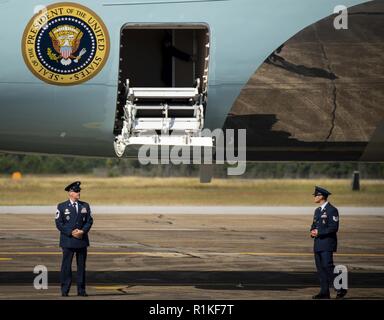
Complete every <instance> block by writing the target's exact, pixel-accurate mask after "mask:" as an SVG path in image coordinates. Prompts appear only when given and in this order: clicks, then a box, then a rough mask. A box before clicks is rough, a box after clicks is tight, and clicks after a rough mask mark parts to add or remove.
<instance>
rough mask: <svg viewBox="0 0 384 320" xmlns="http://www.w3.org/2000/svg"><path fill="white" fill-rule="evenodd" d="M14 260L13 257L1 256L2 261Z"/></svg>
mask: <svg viewBox="0 0 384 320" xmlns="http://www.w3.org/2000/svg"><path fill="white" fill-rule="evenodd" d="M11 260H13V259H12V258H0V261H11Z"/></svg>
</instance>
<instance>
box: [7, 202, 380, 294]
mask: <svg viewBox="0 0 384 320" xmlns="http://www.w3.org/2000/svg"><path fill="white" fill-rule="evenodd" d="M171 208H172V210H169V211H171V212H172V214H148V213H145V212H144V213H143V212H141V213H140V212H139V213H134V211H135V207H133V208H131V210H128V212H129V214H122V213H119V214H115V213H108V214H106V213H103V212H100V211H99V210H94V214H93V215H94V219H95V222H94V226H93V228H92V230H91V232H90V240H91V246H90V248H89V256H88V260H87V292H88V294H89V297H87V298H83V297H77V296H76V279H75V275H76V272H75V270H76V267H75V263H74V279H73V286H72V289H71V292H70V297H69V298H62V297H61V296H60V284H59V270H60V263H61V249H60V248H59V247H58V239H59V232H58V231H57V230H56V228H55V224H54V212H53V213H52V214H42V213H41V211H39V210H37V211H36V209H34V212H30V213H19V214H12V213H2V214H0V299H108V300H110V299H150V300H151V299H153V300H158V299H172V300H173V299H244V300H248V299H252V300H264V299H287V300H292V299H294V300H296V299H299V300H302V299H310V298H311V296H312V295H314V294H316V293H318V291H319V284H318V278H317V275H316V273H315V271H316V270H315V265H314V259H313V253H312V246H313V240H312V239H311V238H310V236H309V227H310V224H311V222H312V215H313V208H310V209H311V210H308V212H307V214H294V213H290V214H287V213H286V212H287V211H286V210H284V208H283V207H275V208H274V207H269V213H268V214H260V213H259V211H261V210H260V208H259V209H258V210H259V211H258V210H255V211H254V213H252V214H243V213H238V214H220V213H215V214H210V212H211V211H210V210H211V209H212V208H210V207H200V211H199V213H198V214H194V213H189V214H185V210H182V209H183V207H176V208H178V209H175V207H170V209H171ZM3 209H4V207H3ZM121 209H122V208H121ZM216 209H217V208H216ZM232 209H233V210H234V209H235V207H232ZM240 209H241V207H240V208H239V211H240V212H241V210H240ZM372 209H373V208H359V210H361V212H371V211H370V210H372ZM136 210H137V208H136ZM177 210H179V211H178V213H177ZM375 210H377V211H376V212H373V213H371V214H365V215H358V214H346V213H344V214H342V213H341V220H340V232H339V249H338V252H337V254H335V264H336V265H345V266H346V267H347V269H348V286H349V292H348V295H347V297H346V299H383V298H384V241H383V240H382V239H383V233H384V231H383V230H384V228H383V227H384V215H383V214H382V212H383V211H384V209H383V208H376V209H375ZM96 211H97V212H96ZM121 211H123V210H121ZM288 211H289V210H288ZM340 212H344V211H340ZM380 212H381V213H380ZM204 213H205V214H204ZM37 265H43V266H45V267H46V268H47V270H48V280H49V282H48V289H46V290H37V289H35V288H34V286H33V281H34V278H35V277H36V276H37V274H34V273H33V270H34V267H35V266H37ZM332 296H333V297H334V294H333V293H332Z"/></svg>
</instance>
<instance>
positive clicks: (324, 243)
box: [310, 186, 347, 299]
mask: <svg viewBox="0 0 384 320" xmlns="http://www.w3.org/2000/svg"><path fill="white" fill-rule="evenodd" d="M330 195H331V193H330V192H329V191H327V190H326V189H324V188H321V187H318V186H316V187H315V192H314V193H313V196H314V197H315V198H314V201H315V203H317V204H319V205H320V207H318V208H317V209H316V210H315V214H314V217H313V223H312V226H311V230H310V231H311V237H312V238H314V247H313V251H314V254H315V262H316V268H317V273H318V275H319V279H320V293H319V294H317V295H315V296H313V299H330V292H329V287H330V286H333V281H334V277H335V275H334V273H333V271H334V268H335V266H334V264H333V253H334V252H336V251H337V235H336V234H337V232H338V230H339V212H338V210H337V208H336V207H334V206H333V205H332V204H330V203H329V202H328V196H330ZM346 294H347V290H345V289H340V290H338V291H337V295H336V298H337V299H340V298H343V297H344V296H345V295H346Z"/></svg>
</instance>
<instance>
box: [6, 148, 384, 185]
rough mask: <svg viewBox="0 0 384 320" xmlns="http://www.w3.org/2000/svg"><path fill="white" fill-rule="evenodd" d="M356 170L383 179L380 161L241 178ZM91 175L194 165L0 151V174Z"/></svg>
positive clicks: (252, 171) (279, 167) (219, 169)
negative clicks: (148, 163)
mask: <svg viewBox="0 0 384 320" xmlns="http://www.w3.org/2000/svg"><path fill="white" fill-rule="evenodd" d="M355 170H359V171H360V174H361V177H362V178H364V179H384V164H383V163H357V162H335V163H328V162H327V163H309V162H288V163H283V162H279V163H269V162H261V163H260V162H256V163H247V169H246V172H245V174H244V175H243V176H242V178H250V179H253V178H260V179H261V178H276V179H278V178H301V179H305V178H322V177H324V178H350V177H351V175H352V173H353V171H355ZM16 171H20V172H21V173H22V174H93V175H98V176H123V175H130V176H148V177H167V176H173V177H189V176H198V174H199V166H198V165H145V166H144V165H141V164H140V163H139V161H138V160H135V159H98V158H84V157H60V156H40V155H17V154H0V174H2V175H9V174H12V173H13V172H16ZM214 177H218V178H228V176H227V166H226V165H215V166H214Z"/></svg>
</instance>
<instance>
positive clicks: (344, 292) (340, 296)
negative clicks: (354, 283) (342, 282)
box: [336, 289, 348, 299]
mask: <svg viewBox="0 0 384 320" xmlns="http://www.w3.org/2000/svg"><path fill="white" fill-rule="evenodd" d="M347 292H348V290H345V289H340V290H338V291H337V294H336V299H343V298H344V297H345V296H346V295H347Z"/></svg>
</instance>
